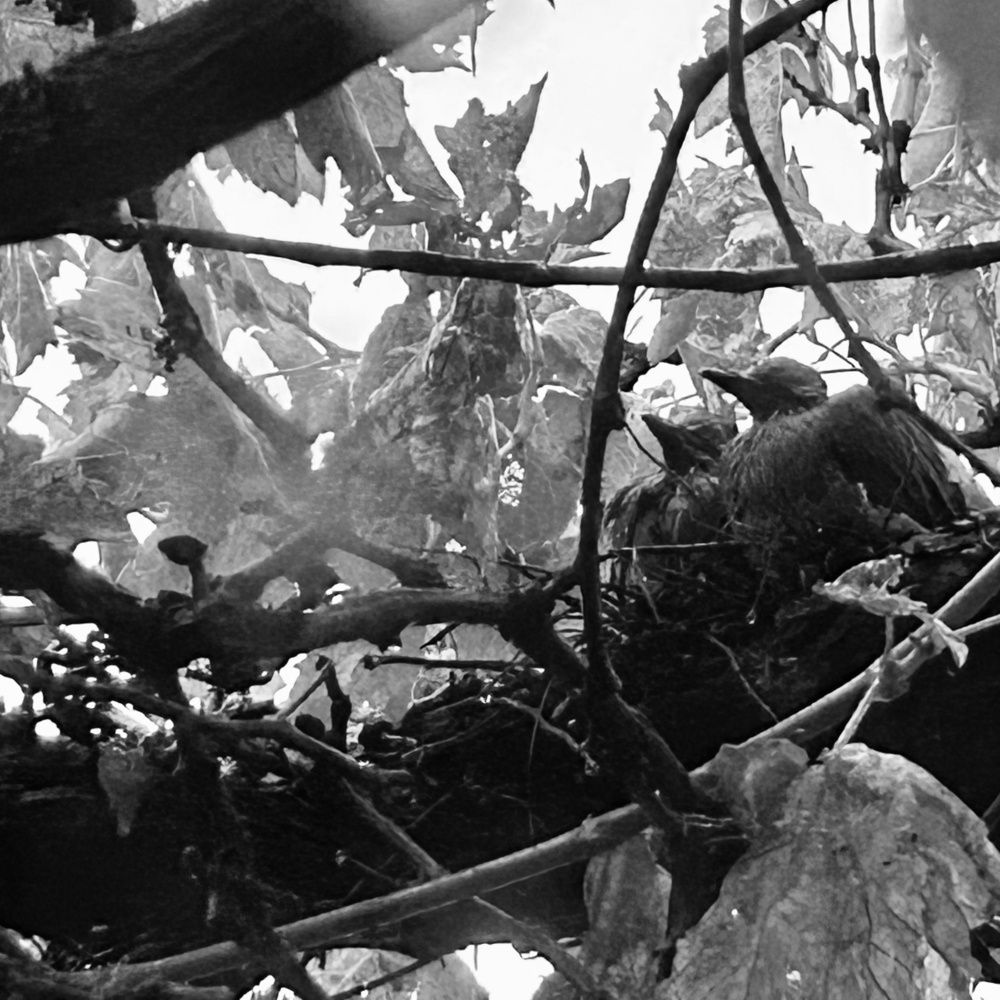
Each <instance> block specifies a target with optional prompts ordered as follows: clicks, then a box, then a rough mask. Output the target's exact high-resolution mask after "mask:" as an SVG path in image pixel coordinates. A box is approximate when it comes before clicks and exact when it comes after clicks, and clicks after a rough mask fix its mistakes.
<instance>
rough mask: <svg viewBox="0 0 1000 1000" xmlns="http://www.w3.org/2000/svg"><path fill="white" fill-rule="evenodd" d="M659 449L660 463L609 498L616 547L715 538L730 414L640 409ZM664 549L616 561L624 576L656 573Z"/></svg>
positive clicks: (610, 534) (609, 526) (609, 533)
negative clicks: (660, 467) (719, 467)
mask: <svg viewBox="0 0 1000 1000" xmlns="http://www.w3.org/2000/svg"><path fill="white" fill-rule="evenodd" d="M642 420H643V422H644V423H645V424H646V426H647V427H648V428H649V430H650V431H651V433H652V434H653V436H654V437H655V438H656V440H657V443H658V444H659V445H660V450H661V452H662V454H663V464H664V469H663V470H662V471H661V472H657V473H654V474H652V475H649V476H645V477H643V478H642V479H639V480H637V481H636V482H633V483H630V484H629V485H628V486H625V487H623V488H622V489H620V490H619V491H618V492H617V493H616V494H615V495H614V496H613V497H612V498H611V500H610V501H609V502H608V507H607V511H606V512H605V518H604V525H605V535H606V538H607V541H608V543H609V544H610V545H611V546H612V547H614V548H633V547H638V548H642V547H646V546H656V545H690V544H694V543H699V542H707V541H714V540H715V539H717V538H718V536H719V530H720V528H721V526H722V522H723V520H724V518H725V508H724V507H723V505H722V501H721V498H720V495H719V481H718V476H717V465H718V461H719V456H720V454H721V453H722V449H723V446H724V445H725V443H726V442H727V441H728V440H730V439H731V438H732V437H733V435H734V434H735V433H736V428H735V426H734V425H733V422H732V421H731V420H728V419H726V418H723V417H720V416H718V415H717V414H712V413H709V412H708V411H707V410H694V409H691V410H685V411H680V412H679V413H677V414H675V415H674V417H673V419H672V420H664V419H663V418H662V417H659V416H657V415H656V414H653V413H646V414H643V417H642ZM665 558H667V556H666V555H665V554H662V553H637V554H636V555H635V558H634V559H631V558H628V557H625V558H624V559H623V560H622V561H621V562H620V565H619V567H618V568H619V569H622V568H624V569H625V570H626V572H625V573H624V579H634V580H635V582H639V581H640V580H647V581H648V580H650V579H655V577H656V576H657V575H658V573H659V571H661V570H662V567H663V565H664V559H665Z"/></svg>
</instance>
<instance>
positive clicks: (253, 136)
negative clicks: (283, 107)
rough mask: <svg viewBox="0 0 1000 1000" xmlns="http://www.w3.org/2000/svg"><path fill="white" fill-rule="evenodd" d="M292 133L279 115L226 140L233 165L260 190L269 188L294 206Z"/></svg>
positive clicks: (296, 182) (296, 179)
mask: <svg viewBox="0 0 1000 1000" xmlns="http://www.w3.org/2000/svg"><path fill="white" fill-rule="evenodd" d="M295 144H296V143H295V133H294V132H293V131H292V128H291V126H290V125H289V124H288V120H287V119H286V118H285V116H284V115H282V116H281V117H280V118H274V119H272V120H271V121H268V122H262V123H261V124H260V125H258V126H257V127H256V128H253V129H251V130H250V131H249V132H244V133H243V134H242V135H239V136H236V138H234V139H230V140H228V141H227V142H226V144H225V145H226V151H227V152H228V153H229V158H230V160H232V163H233V166H234V167H235V168H236V169H237V170H238V171H239V172H240V173H241V174H242V175H243V176H244V177H245V178H246V179H247V180H248V181H250V182H252V183H253V184H255V185H256V186H257V187H259V188H260V189H261V190H262V191H271V192H273V193H274V194H276V195H278V197H279V198H281V199H283V200H284V201H287V202H288V204H289V205H294V204H295V203H296V202H297V201H298V200H299V195H300V194H301V193H302V187H301V185H300V184H299V174H298V167H297V165H296V162H295Z"/></svg>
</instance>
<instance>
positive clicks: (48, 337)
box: [0, 243, 56, 375]
mask: <svg viewBox="0 0 1000 1000" xmlns="http://www.w3.org/2000/svg"><path fill="white" fill-rule="evenodd" d="M0 319H2V320H3V322H4V323H5V324H6V326H7V330H8V331H9V332H10V335H11V338H12V339H13V341H14V347H15V349H16V351H17V371H16V374H18V375H23V374H24V372H26V371H27V370H28V368H29V366H30V365H31V362H32V361H34V360H35V358H37V357H40V356H41V355H43V354H44V353H45V348H46V347H48V346H49V344H54V343H56V334H55V329H54V327H53V325H52V319H51V318H50V315H49V308H48V304H47V301H46V295H45V292H44V290H43V288H42V283H41V281H40V280H39V275H38V271H37V262H36V260H35V254H34V250H33V247H32V244H30V243H16V244H9V245H8V246H5V247H4V248H3V275H2V278H0Z"/></svg>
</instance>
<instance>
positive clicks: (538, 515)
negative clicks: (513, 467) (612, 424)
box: [499, 390, 588, 565]
mask: <svg viewBox="0 0 1000 1000" xmlns="http://www.w3.org/2000/svg"><path fill="white" fill-rule="evenodd" d="M533 409H534V411H535V413H534V418H535V419H534V422H533V426H532V430H531V433H530V434H529V436H528V439H527V440H526V441H525V442H524V446H523V447H522V448H521V449H520V451H519V452H517V453H515V456H514V457H515V460H516V462H517V463H518V465H519V466H520V467H521V469H522V470H523V479H522V482H521V486H520V490H519V492H518V495H517V498H516V502H513V503H507V504H501V506H500V511H499V518H500V534H501V538H502V540H503V542H504V543H505V544H507V545H509V546H510V547H511V548H513V549H514V550H515V551H517V552H521V553H523V554H524V555H525V558H526V559H527V560H528V562H538V563H541V564H543V565H557V564H559V563H560V562H561V561H564V560H565V559H566V558H569V557H571V554H572V552H573V550H574V548H575V545H576V538H577V535H578V531H579V529H578V526H577V524H576V518H577V506H578V503H579V498H580V497H579V494H580V477H581V475H582V470H583V456H584V442H585V440H586V428H587V414H588V408H587V402H586V401H585V400H584V399H582V398H581V397H580V396H578V395H576V394H575V393H571V392H568V391H566V390H551V391H548V392H546V393H545V395H544V396H543V397H542V399H540V400H536V401H533Z"/></svg>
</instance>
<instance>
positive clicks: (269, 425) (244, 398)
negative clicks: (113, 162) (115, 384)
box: [140, 238, 309, 460]
mask: <svg viewBox="0 0 1000 1000" xmlns="http://www.w3.org/2000/svg"><path fill="white" fill-rule="evenodd" d="M140 247H141V249H142V258H143V260H144V261H145V262H146V270H147V271H149V276H150V278H151V279H152V282H153V288H154V289H155V290H156V296H157V298H158V299H159V300H160V308H161V309H162V310H163V328H164V330H166V332H167V333H168V334H169V336H170V341H171V345H172V347H173V348H174V349H175V350H176V351H177V352H178V353H180V354H183V355H185V356H186V357H188V358H190V359H191V360H192V361H193V362H194V363H195V364H196V365H197V366H198V367H199V368H200V369H201V370H202V371H203V372H204V373H205V374H206V375H207V376H208V378H209V379H210V380H211V382H212V383H213V384H214V385H215V386H216V387H217V388H218V389H220V390H221V391H222V392H223V393H224V394H225V395H226V397H227V398H228V399H229V401H230V402H231V403H233V405H234V406H236V408H237V409H238V410H239V411H240V412H241V413H243V414H245V415H246V417H247V418H248V419H249V420H250V421H251V422H252V423H253V424H254V426H255V427H257V428H258V429H259V430H260V432H261V433H262V434H263V435H264V437H266V438H267V440H268V441H269V442H270V443H271V445H272V447H273V448H274V451H275V453H276V454H277V455H279V456H281V457H282V458H284V459H287V460H292V459H294V458H302V457H303V456H304V455H305V454H306V450H307V448H308V447H309V439H308V438H307V437H306V435H305V434H303V433H302V431H301V430H299V428H298V427H297V426H296V425H295V424H294V423H293V422H292V421H291V420H290V419H289V418H288V417H286V416H285V415H284V414H283V413H282V412H281V411H280V410H279V409H278V408H277V407H276V406H275V405H273V404H272V403H271V402H270V400H269V399H268V398H267V397H266V396H264V395H262V394H261V393H258V392H255V391H254V390H253V389H252V388H250V386H248V385H247V384H246V382H244V381H243V379H242V378H240V376H239V375H238V374H237V373H236V372H234V371H233V369H232V368H230V367H229V365H228V364H226V362H225V360H224V358H223V357H222V355H221V354H220V353H219V352H218V351H217V350H216V349H215V347H214V346H213V345H212V344H210V343H209V342H208V339H207V338H206V337H205V331H204V329H203V327H202V325H201V319H200V318H199V317H198V314H197V313H196V312H195V310H194V307H193V306H192V305H191V302H190V300H189V299H188V297H187V294H186V293H185V292H184V289H183V288H182V287H181V283H180V282H179V281H178V280H177V275H176V273H175V272H174V265H173V261H172V260H171V259H170V255H169V254H168V253H167V248H166V244H164V243H163V242H162V241H160V240H154V239H152V238H149V239H143V240H142V241H141V242H140Z"/></svg>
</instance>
